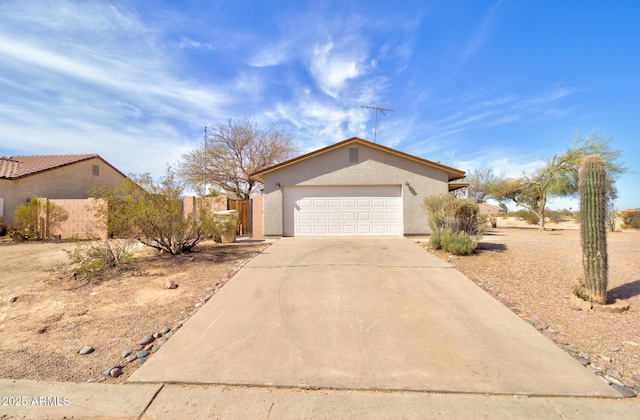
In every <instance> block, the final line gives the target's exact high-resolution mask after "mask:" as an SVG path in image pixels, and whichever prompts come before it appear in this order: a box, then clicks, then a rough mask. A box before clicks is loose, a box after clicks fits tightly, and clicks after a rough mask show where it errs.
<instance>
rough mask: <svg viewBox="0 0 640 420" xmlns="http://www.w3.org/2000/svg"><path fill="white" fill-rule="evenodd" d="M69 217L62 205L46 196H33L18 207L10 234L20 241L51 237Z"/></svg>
mask: <svg viewBox="0 0 640 420" xmlns="http://www.w3.org/2000/svg"><path fill="white" fill-rule="evenodd" d="M68 217H69V213H68V212H67V211H66V210H65V209H64V208H62V207H61V206H59V205H57V204H55V203H52V202H51V201H49V200H47V199H45V198H40V197H32V198H30V199H29V201H28V202H26V203H24V204H21V205H20V206H18V208H16V211H15V213H14V216H13V220H14V227H13V229H12V230H11V233H10V234H11V237H12V238H13V239H14V240H18V241H27V240H44V239H49V238H51V235H52V233H51V232H54V231H55V230H56V229H57V228H58V227H60V225H61V224H62V222H64V221H65V220H67V218H68Z"/></svg>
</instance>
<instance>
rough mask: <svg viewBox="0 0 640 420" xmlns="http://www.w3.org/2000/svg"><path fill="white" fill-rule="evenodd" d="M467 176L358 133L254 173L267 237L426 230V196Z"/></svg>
mask: <svg viewBox="0 0 640 420" xmlns="http://www.w3.org/2000/svg"><path fill="white" fill-rule="evenodd" d="M463 177H464V172H463V171H460V170H458V169H454V168H450V167H448V166H444V165H441V164H439V163H435V162H431V161H429V160H426V159H422V158H419V157H416V156H412V155H409V154H406V153H403V152H400V151H398V150H394V149H391V148H389V147H385V146H382V145H380V144H376V143H371V142H369V141H366V140H363V139H360V138H357V137H353V138H350V139H348V140H345V141H342V142H340V143H337V144H334V145H331V146H328V147H325V148H323V149H320V150H317V151H315V152H312V153H308V154H306V155H303V156H299V157H297V158H294V159H291V160H288V161H286V162H283V163H280V164H278V165H275V166H272V167H269V168H266V169H263V170H261V171H259V172H256V173H254V174H252V175H251V178H252V179H255V180H257V181H259V182H261V183H263V184H264V210H263V217H264V219H263V223H264V234H265V235H266V236H389V235H392V236H401V235H422V234H426V233H429V229H428V227H427V217H426V214H425V211H424V208H423V202H424V198H425V197H426V196H428V195H432V194H439V193H446V192H447V191H452V190H454V189H457V188H462V187H465V186H467V185H468V184H466V183H459V184H453V183H450V182H451V181H455V180H459V179H462V178H463ZM254 217H260V216H259V215H254Z"/></svg>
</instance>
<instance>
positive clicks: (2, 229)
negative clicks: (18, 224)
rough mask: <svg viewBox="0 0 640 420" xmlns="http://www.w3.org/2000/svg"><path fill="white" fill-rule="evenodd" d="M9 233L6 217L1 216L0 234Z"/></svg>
mask: <svg viewBox="0 0 640 420" xmlns="http://www.w3.org/2000/svg"><path fill="white" fill-rule="evenodd" d="M6 234H7V225H5V224H4V219H3V218H2V216H0V236H4V235H6Z"/></svg>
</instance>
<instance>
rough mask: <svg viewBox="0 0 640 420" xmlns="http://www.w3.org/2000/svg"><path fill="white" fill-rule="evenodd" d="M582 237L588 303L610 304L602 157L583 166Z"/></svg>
mask: <svg viewBox="0 0 640 420" xmlns="http://www.w3.org/2000/svg"><path fill="white" fill-rule="evenodd" d="M579 191H580V214H581V216H582V222H581V224H580V236H581V243H582V263H583V267H584V278H585V287H586V291H587V295H588V296H589V300H590V301H592V302H594V303H601V304H605V303H607V270H608V262H607V228H606V218H607V167H606V164H605V162H604V160H602V158H600V157H599V156H593V155H592V156H587V157H585V158H584V160H583V162H582V164H581V165H580V174H579Z"/></svg>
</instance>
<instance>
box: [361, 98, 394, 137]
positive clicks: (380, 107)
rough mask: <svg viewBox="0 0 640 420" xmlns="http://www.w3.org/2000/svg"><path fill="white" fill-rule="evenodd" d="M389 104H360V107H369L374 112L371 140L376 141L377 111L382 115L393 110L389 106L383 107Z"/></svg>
mask: <svg viewBox="0 0 640 420" xmlns="http://www.w3.org/2000/svg"><path fill="white" fill-rule="evenodd" d="M388 105H389V104H377V105H371V106H367V105H362V106H360V108H362V109H365V108H366V109H371V110H373V112H374V113H375V126H374V129H373V142H374V143H376V140H377V137H378V113H381V114H382V115H387V114H385V112H387V111H388V112H393V111H394V110H393V109H389V108H385V107H386V106H388Z"/></svg>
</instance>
